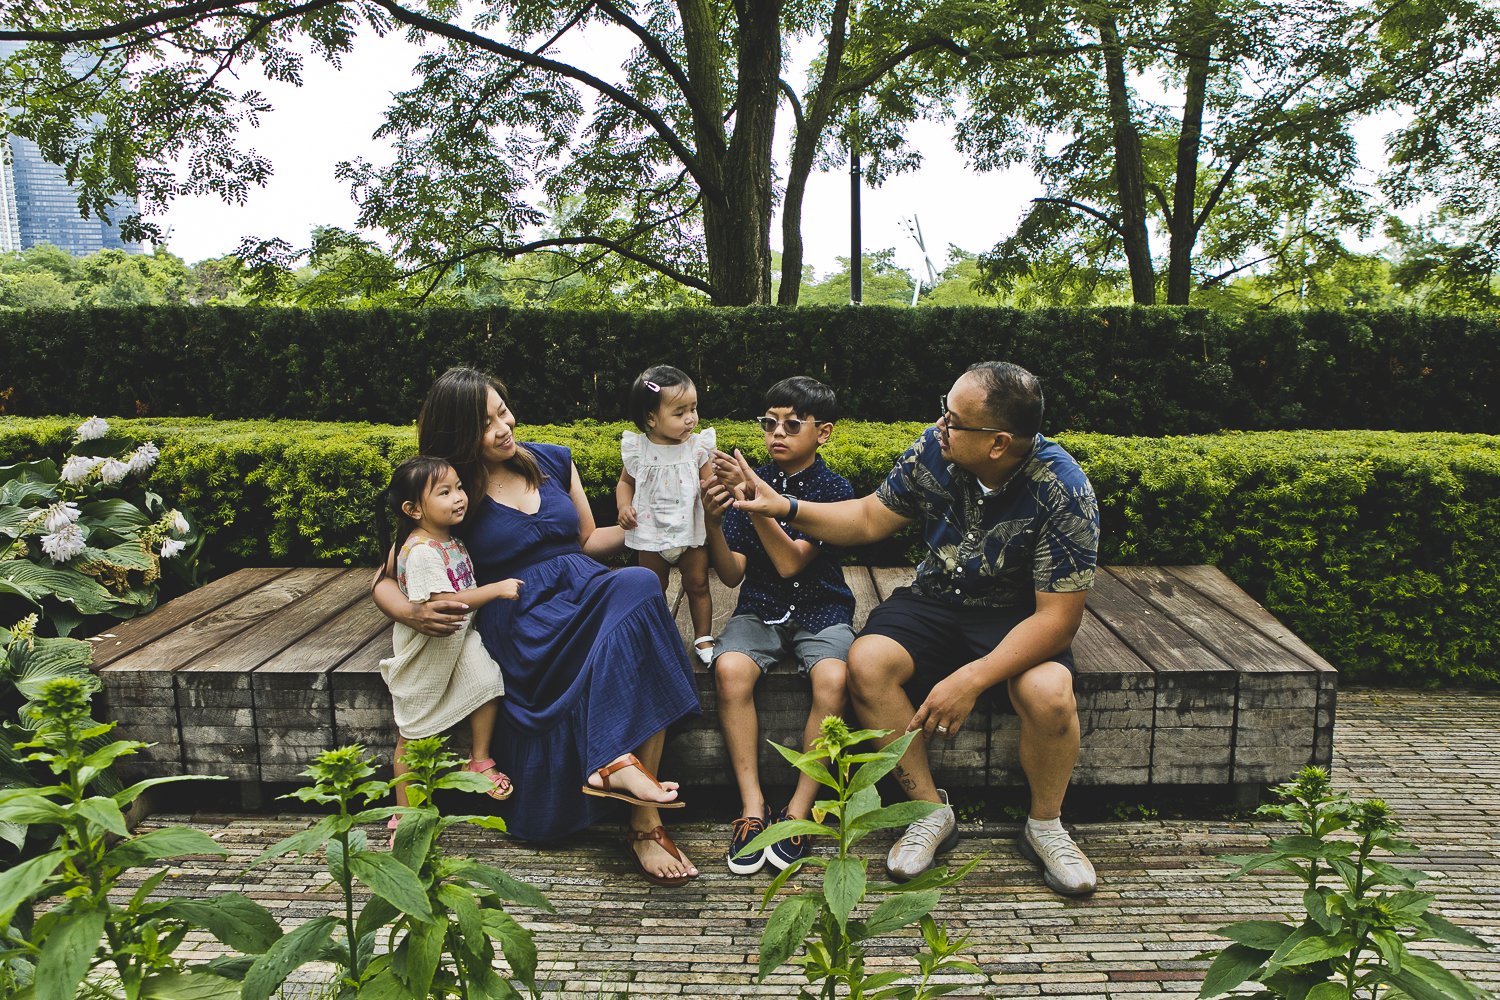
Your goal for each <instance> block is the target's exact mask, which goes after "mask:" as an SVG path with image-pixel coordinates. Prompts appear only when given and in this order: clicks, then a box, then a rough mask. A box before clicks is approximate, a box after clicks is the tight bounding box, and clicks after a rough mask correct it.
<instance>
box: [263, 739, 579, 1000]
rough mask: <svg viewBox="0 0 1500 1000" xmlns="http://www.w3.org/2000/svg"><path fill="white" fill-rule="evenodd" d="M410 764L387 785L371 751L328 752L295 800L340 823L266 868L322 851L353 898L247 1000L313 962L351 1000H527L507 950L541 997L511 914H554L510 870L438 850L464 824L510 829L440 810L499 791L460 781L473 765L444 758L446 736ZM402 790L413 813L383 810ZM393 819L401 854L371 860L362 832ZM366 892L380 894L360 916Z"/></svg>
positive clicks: (527, 946)
mask: <svg viewBox="0 0 1500 1000" xmlns="http://www.w3.org/2000/svg"><path fill="white" fill-rule="evenodd" d="M405 760H406V765H407V767H408V768H409V769H410V770H409V771H407V773H406V774H404V775H401V776H400V777H398V778H397V779H396V781H380V780H377V779H375V778H374V777H373V775H374V774H375V769H374V767H373V766H372V760H371V758H370V756H369V755H368V754H366V753H365V750H364V748H363V747H361V746H359V745H357V744H355V745H352V746H345V747H340V748H338V749H336V750H328V751H324V752H323V753H321V754H319V755H318V756H317V758H316V759H315V760H314V762H313V764H312V765H311V766H310V767H309V768H308V770H307V772H306V773H307V775H308V776H309V777H310V778H311V779H312V782H311V784H309V785H308V786H306V787H304V788H300V789H298V790H297V791H295V792H293V793H292V794H291V795H290V796H288V797H291V798H297V799H300V800H302V801H303V802H309V803H314V804H317V805H322V806H333V807H335V808H336V809H337V812H335V813H334V814H332V815H330V816H326V817H324V818H323V819H321V820H319V821H318V822H317V823H315V824H314V825H313V826H311V827H309V828H308V829H307V830H304V831H302V832H301V833H297V834H293V835H292V836H290V837H287V838H286V839H284V840H282V841H281V842H280V843H278V844H275V845H274V846H272V847H271V848H270V849H268V850H267V851H266V852H265V853H264V854H262V855H261V856H260V857H259V858H257V859H256V862H255V863H256V864H261V863H264V862H266V861H270V860H272V859H273V858H278V857H282V856H284V855H287V854H299V855H308V854H313V853H316V852H319V851H321V852H323V853H324V855H325V857H326V859H327V863H328V872H329V875H330V876H332V878H333V881H334V883H335V884H336V885H337V886H338V887H339V890H340V891H341V892H342V894H343V902H344V905H343V912H342V913H340V914H338V915H332V914H330V915H328V916H322V917H315V918H314V919H312V920H310V921H308V922H307V923H305V924H303V925H302V926H300V927H298V928H297V929H296V930H294V931H292V932H291V933H289V934H287V935H286V936H285V937H284V938H282V939H281V940H280V941H278V942H277V943H276V944H275V945H274V946H272V947H271V949H270V950H268V951H267V952H266V953H265V954H264V955H262V956H261V957H260V958H258V959H256V960H255V961H254V962H253V963H251V964H250V965H249V966H248V968H247V969H246V973H245V988H244V993H243V998H244V1000H266V998H268V997H270V996H271V995H272V994H273V993H275V992H276V990H277V989H278V988H279V987H280V986H281V984H282V983H283V982H285V980H286V977H287V976H289V975H290V974H291V973H292V971H293V970H295V969H297V968H298V967H299V966H301V965H303V964H304V963H306V962H310V961H314V960H320V961H326V962H333V963H334V964H335V965H337V966H338V968H339V970H340V976H339V990H338V994H337V995H338V996H339V997H341V998H353V997H355V996H358V997H386V998H413V1000H425V998H428V997H458V998H469V997H473V998H481V997H484V998H496V1000H503V998H507V997H519V996H520V993H519V992H518V991H517V990H516V988H515V986H514V985H513V984H512V982H511V981H510V980H507V979H505V978H503V977H501V976H500V975H499V974H498V973H496V972H495V971H494V968H493V965H494V960H495V957H496V954H495V945H496V943H498V944H499V946H500V951H501V953H502V954H503V955H504V956H505V961H506V963H507V964H508V965H509V967H510V972H511V975H512V976H513V977H514V979H515V980H516V981H519V982H520V983H522V984H523V985H524V986H525V987H526V988H527V990H528V991H529V992H532V993H534V992H535V983H536V961H537V956H536V945H535V943H534V942H533V941H532V936H531V932H530V931H529V930H527V929H526V928H525V927H523V926H522V925H521V924H520V923H518V922H517V921H516V920H515V918H513V917H512V916H510V914H508V913H506V912H505V909H504V906H503V904H504V903H506V902H514V903H519V904H521V905H523V906H530V907H535V908H538V909H544V910H550V909H551V908H552V907H551V904H549V903H548V902H547V900H546V898H545V897H544V896H543V895H542V894H541V893H540V892H538V891H537V890H536V889H534V888H532V887H531V886H529V885H527V884H526V883H524V882H521V881H519V880H517V879H514V878H512V877H511V876H509V875H507V874H506V873H505V872H503V871H501V870H500V869H498V868H495V867H493V866H491V865H485V864H480V863H479V862H477V861H472V860H470V859H468V858H462V857H449V856H447V855H446V854H444V853H443V852H442V850H441V849H440V848H439V847H438V837H439V835H440V834H441V833H442V832H443V831H444V830H446V829H448V828H449V827H451V826H454V825H456V824H460V823H466V824H471V825H474V826H481V827H486V828H488V829H492V830H504V829H505V821H504V820H502V819H500V818H499V817H496V816H444V815H442V814H440V813H439V811H438V809H437V807H436V805H434V803H433V794H434V793H435V792H437V791H439V790H444V789H451V790H457V791H468V792H483V791H485V790H487V789H488V788H489V787H490V784H489V780H488V779H487V778H485V777H484V776H482V775H478V774H474V773H472V772H470V771H466V770H459V769H458V767H459V765H460V764H462V763H463V761H462V760H461V759H460V758H458V757H457V756H455V755H453V754H451V753H448V752H447V751H446V750H445V749H444V741H443V739H442V738H441V737H432V738H429V739H423V740H412V741H410V742H409V743H407V744H406V754H405ZM397 782H404V783H405V784H406V794H407V800H408V802H409V803H410V805H409V806H406V807H394V806H376V805H374V803H377V802H380V801H382V800H385V799H387V798H388V797H389V796H390V794H391V792H392V790H393V789H394V787H395V786H396V784H397ZM391 816H399V817H400V823H399V827H398V828H397V830H396V835H395V841H394V844H393V846H392V849H391V850H390V851H389V852H380V851H372V850H370V849H369V844H368V838H367V837H366V834H365V832H364V831H363V830H362V829H360V827H361V826H362V825H364V824H369V823H379V822H384V821H385V820H387V819H388V818H389V817H391ZM355 883H359V884H360V885H361V886H363V887H364V888H366V889H368V890H369V891H370V892H371V893H372V898H371V899H370V900H369V901H368V902H367V903H365V905H364V907H363V908H362V909H360V910H359V912H358V913H356V912H355V900H354V891H355V889H354V887H355Z"/></svg>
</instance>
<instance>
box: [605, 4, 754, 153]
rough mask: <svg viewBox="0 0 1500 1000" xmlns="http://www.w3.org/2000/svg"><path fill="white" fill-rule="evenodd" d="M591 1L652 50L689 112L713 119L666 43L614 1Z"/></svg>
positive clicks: (721, 150) (720, 143)
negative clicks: (678, 91) (679, 92)
mask: <svg viewBox="0 0 1500 1000" xmlns="http://www.w3.org/2000/svg"><path fill="white" fill-rule="evenodd" d="M594 5H595V6H596V7H598V8H599V9H600V10H602V11H604V13H606V14H608V15H609V16H610V17H611V18H612V19H613V20H614V21H615V23H617V24H619V25H620V26H621V27H623V28H624V29H625V30H627V31H629V32H630V33H631V34H632V35H634V36H635V37H637V38H639V39H640V40H641V44H642V45H643V46H645V48H646V51H647V52H649V53H651V55H652V57H653V58H655V59H656V61H657V63H659V64H660V65H661V68H662V69H663V70H665V71H666V73H667V75H668V76H669V77H671V78H672V82H673V83H675V84H677V89H678V90H680V91H682V97H683V99H684V100H685V101H687V106H688V110H689V111H691V112H692V114H693V118H694V119H696V120H697V121H699V122H704V123H707V122H710V121H713V120H714V118H715V115H714V114H713V113H712V112H711V111H709V109H708V108H706V107H704V105H703V97H702V95H701V94H699V93H698V91H697V88H695V87H694V86H693V82H692V81H691V80H689V79H688V75H687V72H686V71H685V70H684V69H683V68H682V66H681V64H679V63H678V62H677V60H676V59H674V58H672V53H671V52H669V51H667V47H666V46H665V45H663V44H662V43H661V39H660V38H657V37H656V36H655V35H653V34H651V32H649V31H647V30H646V29H645V27H644V26H642V25H641V24H640V22H638V21H636V20H635V19H634V18H633V17H631V16H630V15H628V14H626V13H625V12H624V11H623V10H621V9H620V8H619V7H617V6H616V5H615V4H614V3H612V2H610V0H595V3H594ZM715 134H716V136H717V139H718V146H719V149H718V150H717V152H718V153H720V154H721V155H722V154H723V153H724V152H725V150H724V148H723V135H722V133H715Z"/></svg>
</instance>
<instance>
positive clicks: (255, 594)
mask: <svg viewBox="0 0 1500 1000" xmlns="http://www.w3.org/2000/svg"><path fill="white" fill-rule="evenodd" d="M337 573H338V570H327V569H294V570H290V571H288V572H286V573H284V574H281V575H278V576H277V577H275V578H274V579H272V580H268V581H267V582H265V583H263V584H261V585H260V586H259V587H256V588H255V589H254V590H252V591H249V592H248V593H246V594H244V595H243V596H241V597H238V598H236V599H235V600H232V601H230V602H228V603H227V604H225V605H223V606H222V607H220V608H217V609H215V610H214V611H212V612H210V613H208V614H207V615H204V616H202V617H201V618H195V619H193V620H192V621H190V622H188V623H187V624H185V625H183V626H182V627H180V628H178V629H175V630H174V631H172V632H171V633H169V634H167V635H165V636H163V637H162V638H160V639H158V640H156V641H155V642H151V643H148V644H146V645H145V646H142V647H141V648H139V649H137V650H136V651H135V652H133V653H129V654H127V655H125V656H122V657H120V658H118V659H116V660H114V661H113V662H112V663H110V664H108V665H107V666H105V667H102V668H101V669H100V671H99V673H100V676H101V677H102V678H103V679H104V680H105V683H110V681H111V680H112V677H111V675H115V674H125V673H135V674H139V675H147V674H162V675H169V674H171V673H172V672H174V671H176V670H177V669H178V668H179V667H181V666H182V665H183V664H185V663H187V662H189V661H191V660H193V659H195V658H197V657H199V656H201V655H203V654H204V653H206V652H208V651H209V650H211V649H214V648H215V647H217V646H219V645H221V644H223V643H225V642H228V641H229V640H231V639H233V638H234V637H235V636H237V635H239V634H240V633H241V632H244V631H245V630H246V629H248V628H250V627H252V626H254V625H255V624H256V623H257V622H259V621H261V620H262V619H264V618H265V616H266V615H268V614H270V613H271V612H273V611H275V610H276V609H277V608H280V607H283V606H285V605H287V604H290V603H291V602H293V601H295V600H297V599H298V598H299V597H301V596H302V595H304V594H306V593H308V592H309V591H311V590H315V589H317V588H318V587H319V586H320V585H321V584H322V583H323V582H325V581H327V580H328V579H330V578H331V576H332V575H336V574H337ZM158 683H160V684H162V685H164V686H170V685H171V678H170V676H166V677H164V678H163V679H160V680H159V681H158Z"/></svg>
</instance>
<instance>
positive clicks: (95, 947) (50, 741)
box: [0, 678, 281, 1000]
mask: <svg viewBox="0 0 1500 1000" xmlns="http://www.w3.org/2000/svg"><path fill="white" fill-rule="evenodd" d="M33 704H34V707H35V710H36V712H37V715H38V717H39V721H40V735H39V738H38V739H36V740H32V741H30V742H26V743H21V744H18V745H17V750H19V751H26V750H30V751H32V752H31V753H30V754H28V755H27V756H26V757H24V758H23V759H24V760H27V761H35V762H39V763H41V764H43V765H45V766H46V767H47V769H48V770H49V771H50V772H51V773H52V775H53V776H54V777H55V779H56V781H55V784H52V785H49V786H45V787H40V788H21V789H13V790H10V791H6V792H3V793H0V822H9V823H16V824H29V825H32V826H34V827H43V826H45V827H52V828H55V829H56V831H57V836H56V839H55V840H54V841H53V842H52V844H51V845H50V846H49V847H48V848H47V849H46V850H45V851H44V852H42V853H41V854H38V855H37V856H35V857H32V858H29V859H27V860H25V861H22V862H20V863H19V864H15V865H13V866H12V867H11V868H10V869H9V870H8V871H6V872H4V873H3V874H0V984H4V985H6V986H8V988H9V990H8V992H6V994H5V995H6V996H12V997H14V1000H73V997H74V996H75V995H77V994H78V993H79V991H80V990H81V989H83V990H86V992H87V994H88V995H90V996H98V997H120V998H123V1000H187V998H188V997H192V998H196V1000H229V998H231V997H235V996H238V994H239V992H240V986H239V983H238V982H236V981H234V980H235V976H236V974H237V971H236V969H237V967H236V964H235V961H234V960H232V959H231V960H228V961H221V960H216V961H214V962H210V963H207V964H200V965H195V966H187V965H185V964H184V963H183V962H181V961H180V960H178V959H176V958H174V957H173V951H174V950H175V949H176V948H177V946H178V945H180V944H181V943H182V942H183V940H184V939H185V938H186V937H187V935H188V932H189V931H191V930H194V929H204V930H207V931H208V932H209V933H211V934H213V935H214V936H215V937H216V938H218V939H219V940H221V941H223V942H224V943H225V944H227V945H228V946H229V947H231V948H233V949H235V950H237V951H240V952H244V953H246V954H257V953H259V952H262V951H264V950H265V949H266V948H268V947H270V946H271V945H272V943H273V942H275V941H276V940H277V939H278V938H280V937H281V928H280V927H278V926H277V924H276V921H275V920H274V919H273V918H272V917H271V915H270V914H269V913H268V912H266V910H265V909H264V908H263V907H261V906H260V904H258V903H255V902H254V901H252V900H250V899H248V898H246V897H244V896H241V895H238V894H235V893H221V894H218V895H216V896H215V897H214V898H213V899H212V900H196V899H168V900H159V901H151V900H150V898H149V897H150V896H151V893H152V892H153V891H154V890H155V889H156V888H157V886H159V885H160V884H161V883H162V880H163V879H165V878H166V876H167V873H168V870H169V869H168V868H166V867H160V868H159V870H157V871H156V872H155V873H154V874H152V875H150V876H149V877H147V878H146V879H145V880H144V881H143V882H142V883H141V885H140V887H139V888H138V889H137V890H136V891H135V892H134V893H132V894H131V895H130V896H129V897H128V898H127V899H126V900H125V901H124V902H123V903H120V902H116V901H115V900H114V899H112V898H111V895H112V893H114V892H115V889H116V885H117V884H118V882H119V880H120V876H121V875H123V874H124V873H125V872H127V871H130V870H132V869H137V868H152V867H157V866H158V864H159V863H160V862H161V861H164V860H167V859H171V858H178V857H183V856H185V855H203V854H207V855H216V856H223V855H225V854H227V853H228V852H227V851H225V850H224V849H223V848H222V847H220V846H219V845H218V844H216V843H214V841H213V840H212V839H211V838H210V837H209V836H208V835H207V834H205V833H203V832H202V831H200V830H193V829H190V828H186V827H165V828H162V829H157V830H151V831H149V832H147V833H144V834H141V835H139V836H131V835H130V832H129V830H128V829H127V828H126V825H125V818H124V814H123V811H122V810H123V809H124V808H125V807H126V806H128V805H129V804H130V803H131V802H132V801H134V800H135V799H136V798H137V797H138V796H139V795H140V794H141V793H142V792H144V791H145V790H146V789H147V788H149V787H151V786H153V785H159V784H163V783H166V782H171V781H188V780H195V779H194V778H191V777H177V778H152V779H149V780H146V781H142V782H139V783H137V784H134V785H131V786H130V787H129V788H125V789H122V790H121V791H119V792H116V793H115V794H113V795H108V796H103V795H90V794H89V783H90V782H91V781H92V780H93V779H94V778H95V777H96V776H98V775H99V774H100V773H101V772H103V771H104V770H105V769H106V768H108V767H109V765H110V764H111V763H112V762H113V761H114V760H116V759H117V758H119V757H121V756H124V755H126V754H131V753H134V752H135V751H137V750H138V749H140V748H141V747H142V746H144V744H141V743H135V742H130V741H123V740H119V741H115V742H112V743H108V744H105V745H104V746H102V747H100V748H99V749H96V750H92V751H90V750H89V749H88V742H89V741H90V740H93V739H96V738H98V737H102V736H103V735H104V734H105V733H107V732H108V731H109V730H110V728H111V727H112V725H113V724H112V723H111V724H108V725H96V724H95V723H93V721H92V720H90V719H89V718H88V689H87V687H86V685H85V684H83V683H82V682H81V681H80V680H78V679H76V678H58V679H54V680H51V681H48V682H47V683H46V684H45V685H43V687H42V689H41V690H40V692H38V695H37V697H36V699H35V701H34V703H33ZM43 737H46V738H43ZM40 903H50V904H52V905H51V908H50V909H47V910H46V912H44V913H42V914H41V915H40V916H35V915H34V910H35V909H37V908H38V906H37V904H40Z"/></svg>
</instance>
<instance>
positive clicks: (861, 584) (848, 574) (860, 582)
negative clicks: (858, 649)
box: [844, 566, 880, 635]
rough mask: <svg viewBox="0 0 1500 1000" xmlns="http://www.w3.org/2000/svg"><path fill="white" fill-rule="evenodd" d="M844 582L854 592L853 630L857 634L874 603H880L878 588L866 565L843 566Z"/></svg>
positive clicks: (872, 609) (873, 607)
mask: <svg viewBox="0 0 1500 1000" xmlns="http://www.w3.org/2000/svg"><path fill="white" fill-rule="evenodd" d="M844 583H845V584H846V585H847V586H848V587H849V590H850V591H852V592H853V594H854V632H855V634H856V635H857V634H859V630H860V629H862V628H864V627H865V619H866V618H869V617H870V612H871V611H874V610H875V605H877V604H879V603H880V588H879V587H877V586H875V578H874V577H873V576H871V575H870V567H868V566H845V567H844Z"/></svg>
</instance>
